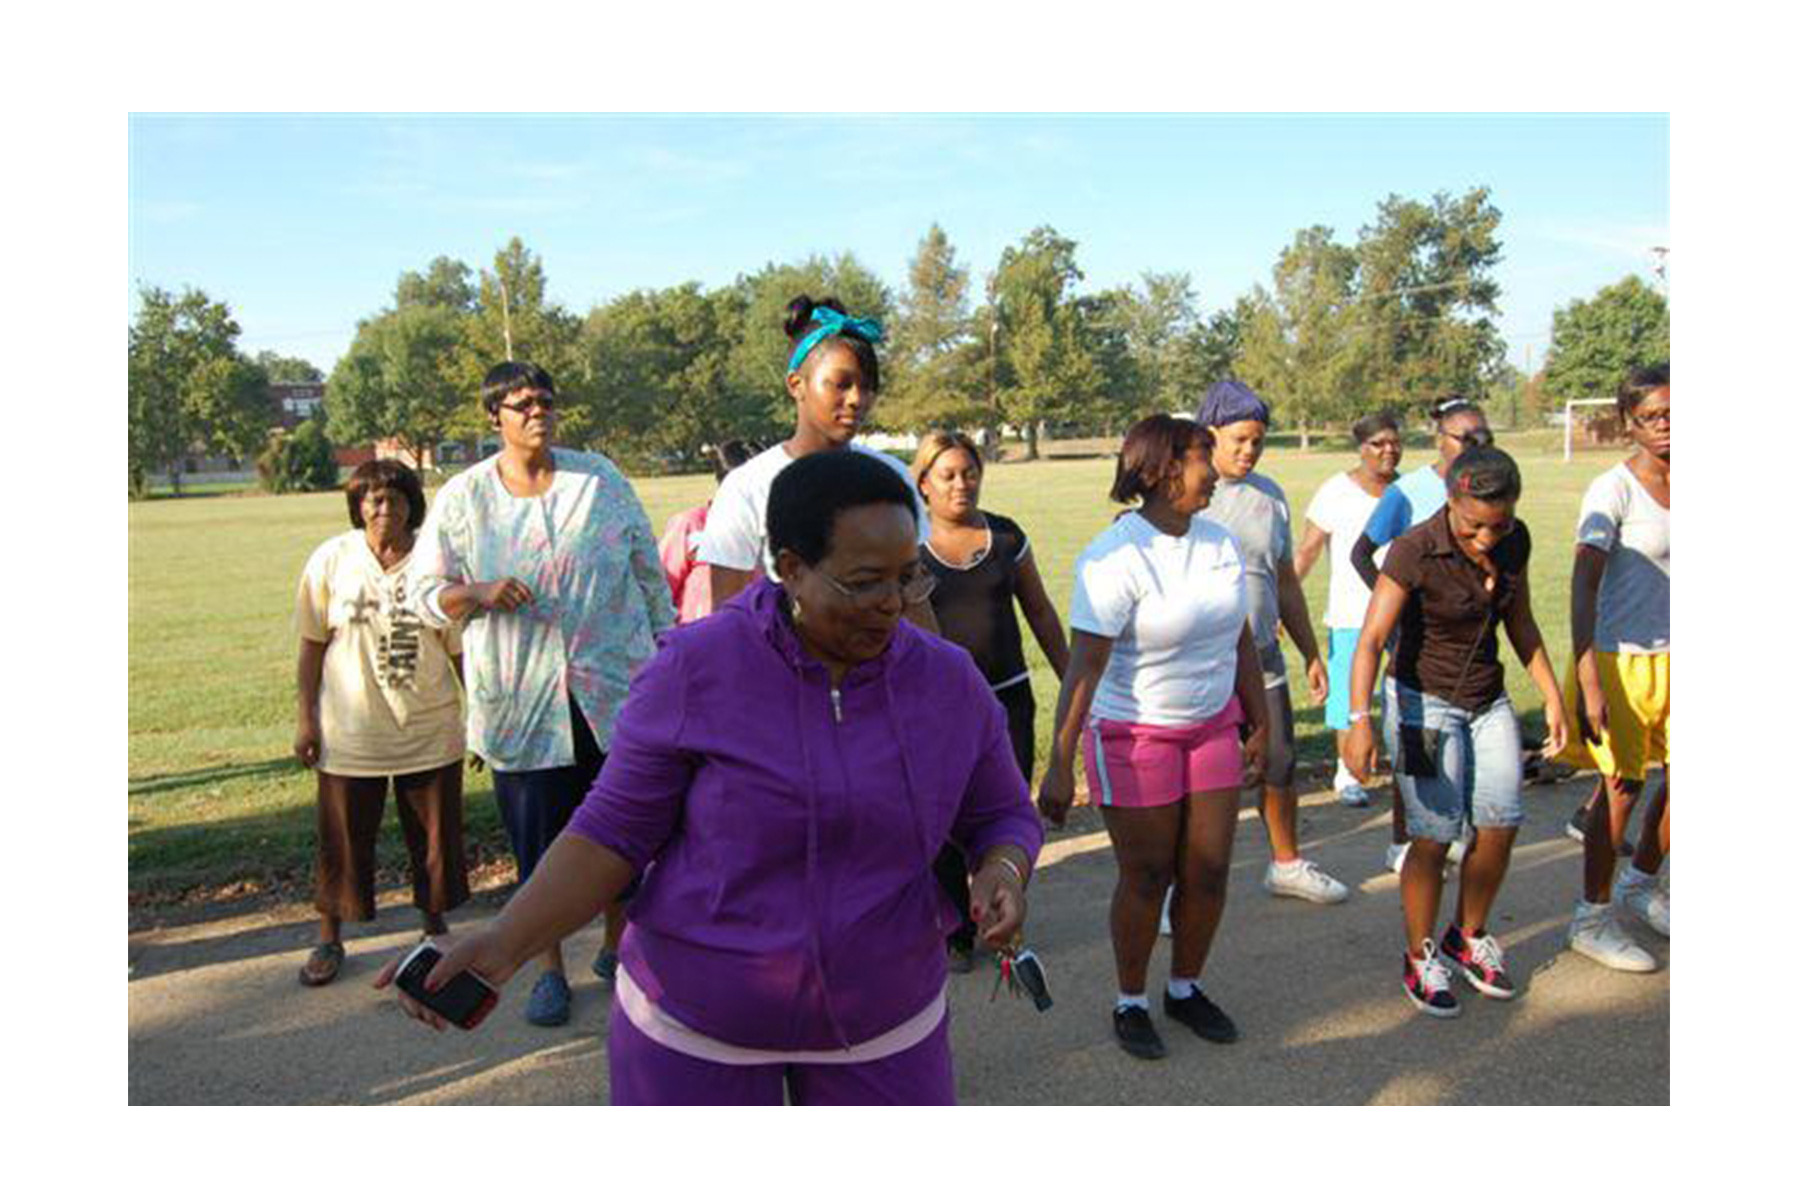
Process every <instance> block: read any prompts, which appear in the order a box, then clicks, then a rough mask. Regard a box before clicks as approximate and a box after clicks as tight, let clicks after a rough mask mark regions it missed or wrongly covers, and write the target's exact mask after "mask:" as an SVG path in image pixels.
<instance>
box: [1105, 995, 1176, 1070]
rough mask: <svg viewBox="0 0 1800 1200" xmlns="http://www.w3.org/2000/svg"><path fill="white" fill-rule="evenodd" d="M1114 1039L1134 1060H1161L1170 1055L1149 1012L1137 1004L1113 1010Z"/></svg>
mask: <svg viewBox="0 0 1800 1200" xmlns="http://www.w3.org/2000/svg"><path fill="white" fill-rule="evenodd" d="M1113 1037H1114V1038H1116V1039H1117V1040H1118V1043H1119V1047H1120V1049H1122V1050H1124V1051H1125V1053H1127V1054H1129V1055H1131V1057H1133V1058H1161V1057H1162V1056H1163V1055H1165V1054H1167V1053H1168V1050H1166V1049H1165V1048H1164V1047H1163V1040H1162V1038H1161V1036H1160V1035H1158V1034H1157V1032H1156V1026H1154V1025H1152V1024H1151V1023H1150V1014H1149V1012H1148V1011H1146V1010H1145V1009H1141V1008H1139V1007H1138V1006H1137V1005H1135V1004H1133V1005H1128V1006H1127V1007H1125V1008H1115V1009H1113Z"/></svg>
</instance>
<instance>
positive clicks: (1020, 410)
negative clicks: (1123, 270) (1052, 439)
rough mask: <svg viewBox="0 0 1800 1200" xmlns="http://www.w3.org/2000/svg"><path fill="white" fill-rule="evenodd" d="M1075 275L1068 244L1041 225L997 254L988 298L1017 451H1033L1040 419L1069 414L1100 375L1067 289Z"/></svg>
mask: <svg viewBox="0 0 1800 1200" xmlns="http://www.w3.org/2000/svg"><path fill="white" fill-rule="evenodd" d="M1081 279H1082V274H1081V270H1080V269H1079V268H1078V267H1077V266H1076V265H1075V242H1074V241H1072V240H1071V239H1069V238H1065V237H1063V236H1062V235H1061V234H1059V233H1057V232H1056V230H1055V229H1053V228H1051V227H1050V226H1048V225H1042V226H1039V227H1038V228H1036V229H1034V230H1032V231H1031V232H1030V233H1029V234H1027V235H1026V236H1025V237H1024V238H1023V239H1021V240H1020V242H1019V244H1018V245H1016V246H1008V247H1006V249H1004V250H1003V251H1001V253H1000V263H999V266H998V267H996V268H995V271H994V278H993V284H992V289H993V296H992V300H991V303H992V305H993V308H994V311H995V312H996V313H997V314H998V317H999V326H1000V328H999V337H998V345H999V352H998V361H997V363H996V367H997V370H998V375H999V383H998V390H997V395H996V399H997V400H998V402H999V407H1000V414H1001V417H1002V418H1003V419H1004V420H1005V421H1006V422H1007V423H1008V424H1010V425H1014V426H1017V427H1019V428H1021V429H1023V430H1024V431H1025V456H1026V457H1027V458H1031V459H1034V458H1036V457H1037V456H1038V433H1039V428H1040V426H1041V424H1042V423H1043V422H1045V421H1048V420H1052V419H1055V418H1057V417H1059V416H1063V415H1067V414H1070V413H1077V412H1079V411H1080V409H1081V408H1082V407H1083V406H1084V405H1086V404H1087V403H1089V402H1090V401H1092V400H1093V399H1094V398H1095V397H1096V396H1097V394H1098V392H1099V390H1100V386H1101V383H1102V380H1101V378H1100V372H1099V370H1098V369H1097V368H1096V366H1095V364H1094V361H1093V359H1092V357H1091V356H1090V355H1089V353H1088V351H1087V348H1086V346H1085V344H1084V343H1085V341H1086V340H1087V339H1086V338H1085V337H1084V335H1083V330H1082V326H1081V320H1082V315H1081V312H1080V310H1079V308H1078V307H1077V306H1076V304H1075V303H1074V288H1075V285H1076V284H1077V283H1079V282H1080V281H1081Z"/></svg>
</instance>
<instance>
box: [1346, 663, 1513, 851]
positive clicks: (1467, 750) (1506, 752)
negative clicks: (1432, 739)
mask: <svg viewBox="0 0 1800 1200" xmlns="http://www.w3.org/2000/svg"><path fill="white" fill-rule="evenodd" d="M1386 699H1387V703H1386V704H1385V705H1383V706H1382V708H1383V711H1382V719H1381V725H1382V734H1383V737H1384V739H1385V740H1386V742H1387V750H1388V756H1389V757H1390V758H1391V759H1392V760H1393V762H1394V763H1395V771H1394V781H1395V783H1396V784H1398V785H1399V788H1400V799H1401V801H1402V802H1403V803H1404V804H1405V805H1406V828H1407V831H1408V832H1409V833H1410V834H1411V835H1412V836H1413V837H1415V838H1426V839H1428V840H1430V841H1434V842H1452V841H1455V840H1456V839H1457V838H1458V837H1459V836H1461V834H1462V830H1463V826H1464V823H1465V822H1467V823H1472V824H1473V825H1474V826H1475V827H1476V828H1478V829H1493V828H1499V829H1515V828H1517V827H1518V826H1519V825H1520V824H1521V823H1523V821H1524V820H1525V804H1524V801H1523V799H1522V798H1521V796H1520V789H1521V786H1522V785H1523V783H1524V777H1523V772H1522V770H1521V768H1520V744H1519V719H1518V717H1517V715H1516V714H1514V712H1513V707H1512V701H1510V700H1508V699H1507V698H1506V696H1505V695H1504V694H1503V695H1501V696H1500V697H1499V698H1498V699H1496V700H1495V701H1494V702H1493V703H1492V704H1489V705H1488V706H1487V707H1486V708H1483V709H1482V710H1480V711H1479V712H1470V711H1469V710H1468V709H1465V708H1458V707H1457V706H1456V705H1454V704H1451V703H1450V702H1449V701H1447V700H1444V699H1443V698H1441V697H1439V696H1434V695H1432V694H1431V693H1430V692H1419V691H1414V690H1413V689H1412V688H1409V687H1407V686H1406V685H1405V684H1403V683H1400V682H1399V681H1397V680H1394V679H1392V678H1390V679H1389V680H1388V686H1387V697H1386ZM1402 726H1412V727H1413V728H1422V729H1435V730H1437V731H1438V745H1437V771H1436V773H1435V774H1434V775H1427V776H1417V775H1407V774H1404V773H1403V772H1402V771H1401V770H1400V769H1399V768H1400V766H1401V765H1403V758H1404V756H1403V754H1402V747H1401V746H1400V745H1399V743H1400V741H1401V734H1400V730H1401V727H1402ZM1408 741H1409V742H1410V741H1412V739H1408ZM1415 744H1416V743H1415Z"/></svg>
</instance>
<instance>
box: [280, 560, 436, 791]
mask: <svg viewBox="0 0 1800 1200" xmlns="http://www.w3.org/2000/svg"><path fill="white" fill-rule="evenodd" d="M410 562H411V556H408V558H404V559H401V560H400V561H399V562H398V563H396V564H394V566H392V567H390V568H386V569H384V568H383V567H382V565H381V561H380V560H379V559H377V558H376V557H375V553H374V551H372V550H370V549H369V541H368V537H367V536H366V535H365V534H364V533H363V531H362V530H360V529H352V530H350V531H348V532H347V533H340V534H338V535H337V536H336V537H333V538H331V539H329V540H328V541H326V542H325V544H324V545H322V546H320V547H319V548H318V549H317V550H315V551H313V553H312V557H311V558H308V559H307V560H306V570H305V571H304V572H303V573H302V574H301V576H300V587H299V589H298V592H297V594H296V595H295V598H294V629H295V632H297V633H298V634H299V635H300V636H301V637H303V638H305V639H307V640H308V641H312V642H324V643H325V644H326V650H325V671H324V675H323V677H322V678H321V680H320V687H319V741H320V748H319V770H321V771H324V772H325V773H327V774H329V775H345V776H350V777H363V778H366V777H370V776H381V775H411V774H414V773H415V772H418V771H430V770H434V769H436V768H438V767H442V766H445V765H446V764H448V763H453V762H455V761H457V760H458V759H460V758H461V757H462V756H463V708H462V688H461V687H460V686H459V685H458V684H457V682H456V672H455V668H454V667H453V666H452V665H451V662H450V659H451V656H453V655H457V654H461V653H462V635H461V633H460V632H459V630H458V629H457V627H456V626H455V625H449V626H446V627H445V628H443V629H441V630H440V629H432V628H429V627H427V625H426V624H425V622H424V620H423V619H422V618H421V617H420V615H419V600H418V598H417V597H416V596H414V595H413V594H412V592H411V587H410V585H411V583H412V577H411V575H410V574H409V572H408V569H407V568H408V566H409V565H410Z"/></svg>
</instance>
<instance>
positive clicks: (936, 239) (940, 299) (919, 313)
mask: <svg viewBox="0 0 1800 1200" xmlns="http://www.w3.org/2000/svg"><path fill="white" fill-rule="evenodd" d="M977 343H978V339H977V338H976V337H975V336H974V328H973V325H972V319H971V316H970V313H969V272H968V269H967V268H965V267H961V266H958V265H957V262H956V250H955V248H954V247H952V246H951V244H950V239H949V237H948V236H947V235H945V233H944V231H943V229H942V228H940V227H939V226H938V225H937V224H935V223H933V225H932V226H931V228H930V229H929V230H928V231H926V234H925V236H924V237H923V238H921V239H920V241H919V248H918V250H917V252H916V253H915V254H914V255H913V259H912V263H911V266H910V268H909V269H908V271H907V288H906V291H905V293H904V294H902V296H901V298H900V303H899V309H898V313H897V314H896V316H895V318H894V328H893V337H892V338H891V339H890V341H889V344H888V347H887V353H886V354H885V355H884V356H883V358H882V367H881V369H882V393H883V394H882V398H881V405H880V407H879V408H878V409H877V410H876V416H877V417H878V418H879V420H880V422H881V424H883V425H884V426H886V427H888V428H891V429H905V430H918V429H924V428H927V427H930V426H934V425H935V426H958V425H966V424H972V423H981V422H983V421H984V420H985V419H986V416H987V413H986V410H985V407H984V403H983V402H984V399H985V397H984V383H985V377H984V376H983V374H982V371H983V369H984V366H985V364H984V361H983V354H982V348H981V347H980V346H979V345H978V344H977Z"/></svg>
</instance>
